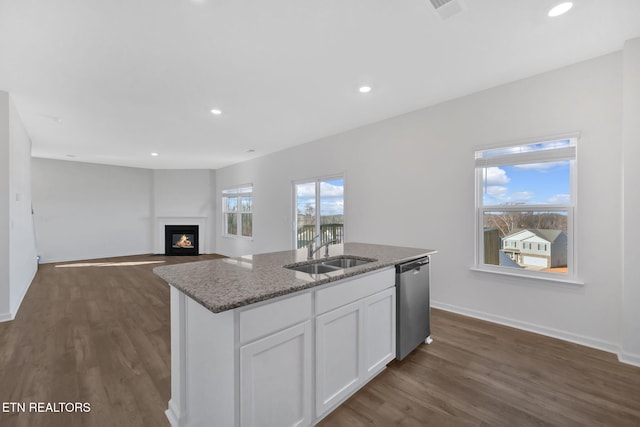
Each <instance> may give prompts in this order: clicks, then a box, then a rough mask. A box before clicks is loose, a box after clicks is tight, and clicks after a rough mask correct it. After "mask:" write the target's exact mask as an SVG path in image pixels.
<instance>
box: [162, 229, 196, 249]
mask: <svg viewBox="0 0 640 427" xmlns="http://www.w3.org/2000/svg"><path fill="white" fill-rule="evenodd" d="M164 254H165V255H172V256H173V255H199V254H200V253H199V252H198V226H197V225H165V226H164Z"/></svg>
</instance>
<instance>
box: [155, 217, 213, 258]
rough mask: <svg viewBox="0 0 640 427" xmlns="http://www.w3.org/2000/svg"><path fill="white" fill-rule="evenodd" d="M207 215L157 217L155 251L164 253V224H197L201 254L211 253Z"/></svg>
mask: <svg viewBox="0 0 640 427" xmlns="http://www.w3.org/2000/svg"><path fill="white" fill-rule="evenodd" d="M208 220H209V218H207V217H206V216H158V217H156V225H155V233H154V244H153V247H154V253H156V254H164V226H165V225H197V226H198V245H199V252H200V253H201V254H206V253H209V252H208V250H209V247H208V246H209V245H208V243H209V241H208V234H207V233H208V230H207V222H208Z"/></svg>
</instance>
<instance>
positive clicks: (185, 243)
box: [176, 234, 193, 248]
mask: <svg viewBox="0 0 640 427" xmlns="http://www.w3.org/2000/svg"><path fill="white" fill-rule="evenodd" d="M176 246H178V247H179V248H190V247H193V244H192V243H191V240H189V238H188V237H187V235H186V234H183V235H182V236H181V237H180V240H178V241H177V242H176Z"/></svg>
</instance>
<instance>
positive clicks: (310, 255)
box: [307, 235, 338, 260]
mask: <svg viewBox="0 0 640 427" xmlns="http://www.w3.org/2000/svg"><path fill="white" fill-rule="evenodd" d="M318 237H320V236H319V235H318V236H316V237H314V238H313V240H312V241H311V242H310V243H309V246H307V249H308V251H307V259H308V260H311V259H313V255H314V254H315V253H316V252H318V251H319V250H320V249H322V247H323V246H324V248H325V250H324V257H325V258H327V257H328V256H329V245H331V244H333V243H338V240H331V241H329V242H326V243H323V244H321V245H320V246H318V247H317V248H315V249H314V248H313V244H314V243H315V241H316V239H317V238H318Z"/></svg>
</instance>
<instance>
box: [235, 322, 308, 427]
mask: <svg viewBox="0 0 640 427" xmlns="http://www.w3.org/2000/svg"><path fill="white" fill-rule="evenodd" d="M310 397H311V322H310V321H306V322H304V323H301V324H299V325H296V326H293V327H291V328H288V329H285V330H284V331H281V332H278V333H275V334H273V335H269V336H267V337H265V338H262V339H260V340H258V341H255V342H253V343H251V344H247V345H245V346H242V347H241V348H240V425H241V426H243V427H249V426H251V427H254V426H283V427H284V426H308V425H309V424H310V422H311V407H310V400H311V399H310Z"/></svg>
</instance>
